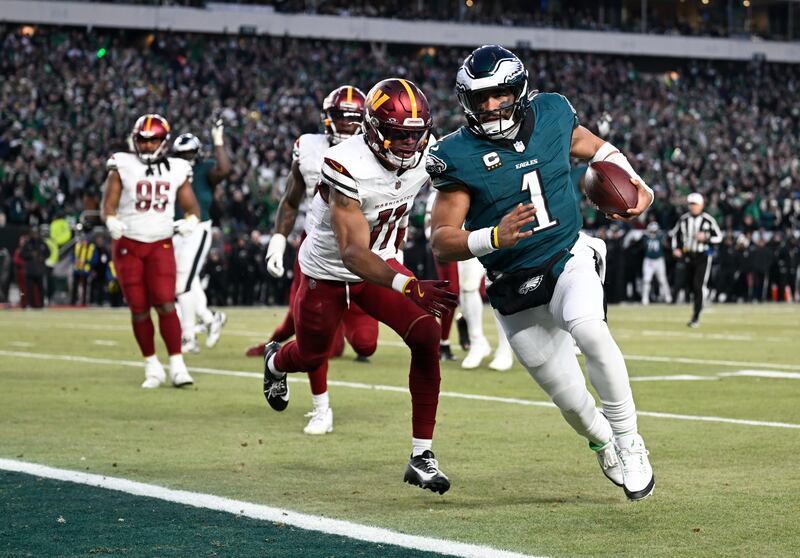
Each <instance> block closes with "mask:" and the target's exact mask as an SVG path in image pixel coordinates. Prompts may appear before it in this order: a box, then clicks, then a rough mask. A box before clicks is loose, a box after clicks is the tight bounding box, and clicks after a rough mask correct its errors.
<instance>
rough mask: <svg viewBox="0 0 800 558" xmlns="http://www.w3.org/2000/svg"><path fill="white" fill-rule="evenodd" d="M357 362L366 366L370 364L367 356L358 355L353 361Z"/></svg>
mask: <svg viewBox="0 0 800 558" xmlns="http://www.w3.org/2000/svg"><path fill="white" fill-rule="evenodd" d="M353 360H354V361H355V362H361V363H364V364H369V357H368V356H367V355H356V358H354V359H353Z"/></svg>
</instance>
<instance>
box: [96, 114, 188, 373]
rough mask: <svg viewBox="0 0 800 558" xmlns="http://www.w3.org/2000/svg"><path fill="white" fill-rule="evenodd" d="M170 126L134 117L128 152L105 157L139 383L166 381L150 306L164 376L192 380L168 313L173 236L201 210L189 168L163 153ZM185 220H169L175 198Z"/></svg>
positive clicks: (174, 318) (109, 220)
mask: <svg viewBox="0 0 800 558" xmlns="http://www.w3.org/2000/svg"><path fill="white" fill-rule="evenodd" d="M169 130H170V128H169V123H168V122H167V120H166V119H165V118H164V117H162V116H159V115H157V114H146V115H144V116H142V117H140V118H139V119H138V120H137V121H136V124H135V126H134V128H133V133H132V134H131V139H132V143H133V147H134V150H135V154H134V153H115V154H114V155H112V156H111V158H110V159H109V160H108V178H107V180H106V186H105V190H104V192H103V218H104V219H105V223H106V226H107V227H108V230H109V232H110V233H111V237H112V238H113V239H114V242H113V258H114V266H115V268H116V271H117V277H118V278H119V283H120V286H121V287H122V292H123V294H124V295H125V298H126V300H127V301H128V307H129V308H130V310H131V315H132V322H133V333H134V336H135V337H136V341H137V343H138V344H139V348H140V349H141V351H142V356H143V357H144V359H145V380H144V383H143V384H142V387H143V388H155V387H158V386H160V385H161V384H162V383H163V381H164V380H165V379H166V374H165V373H164V368H163V367H162V366H161V363H160V362H159V360H158V357H157V356H156V350H155V342H154V327H153V322H152V320H151V319H150V307H151V306H153V307H155V309H156V313H157V314H158V325H159V330H160V331H161V336H162V338H163V339H164V343H165V344H166V346H167V352H168V353H169V375H170V380H171V381H172V384H173V385H174V386H175V387H180V386H184V385H189V384H191V383H193V380H192V377H191V376H190V375H189V372H188V371H187V370H186V365H185V364H184V362H183V356H182V355H181V324H180V320H179V318H178V314H177V312H176V311H175V304H174V302H175V275H176V270H175V255H174V253H173V250H172V233H173V229H174V228H177V229H178V232H179V233H180V234H182V235H189V234H191V233H192V231H193V230H194V228H195V227H196V226H197V223H198V222H199V218H198V215H199V213H200V210H199V208H198V205H197V199H195V197H194V193H193V192H192V186H191V180H192V168H191V166H190V165H189V163H187V162H186V161H184V160H183V159H176V158H171V157H170V158H168V157H166V155H165V154H166V151H167V147H168V145H169ZM176 201H177V202H178V203H179V204H180V206H181V208H182V209H183V212H184V215H185V218H184V219H182V220H180V221H178V222H174V218H175V202H176Z"/></svg>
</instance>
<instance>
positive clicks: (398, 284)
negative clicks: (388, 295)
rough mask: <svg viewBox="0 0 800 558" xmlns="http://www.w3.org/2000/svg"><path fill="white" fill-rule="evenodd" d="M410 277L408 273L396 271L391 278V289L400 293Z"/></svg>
mask: <svg viewBox="0 0 800 558" xmlns="http://www.w3.org/2000/svg"><path fill="white" fill-rule="evenodd" d="M412 279H413V277H409V276H408V275H403V274H402V273H398V274H397V275H395V276H394V279H392V289H394V290H395V291H397V292H398V293H402V292H403V291H404V290H405V288H406V285H408V282H409V281H411V280H412Z"/></svg>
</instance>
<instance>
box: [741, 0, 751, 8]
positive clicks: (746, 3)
mask: <svg viewBox="0 0 800 558" xmlns="http://www.w3.org/2000/svg"><path fill="white" fill-rule="evenodd" d="M742 6H744V7H745V8H749V7H750V0H742Z"/></svg>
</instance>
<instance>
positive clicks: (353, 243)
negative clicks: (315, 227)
mask: <svg viewBox="0 0 800 558" xmlns="http://www.w3.org/2000/svg"><path fill="white" fill-rule="evenodd" d="M329 203H330V208H331V225H332V226H333V232H334V233H335V234H336V240H337V242H338V243H339V253H340V255H341V256H342V263H344V265H345V267H347V269H349V270H350V271H351V272H353V273H355V274H356V275H358V276H359V277H361V278H362V279H364V280H365V281H369V282H370V283H375V284H376V285H380V286H382V287H386V288H389V289H391V288H392V280H393V279H394V276H395V275H397V272H396V271H395V270H393V269H392V268H391V267H389V264H387V263H386V262H385V261H383V259H382V258H381V257H380V256H378V255H377V254H376V253H375V252H373V251H372V250H371V249H370V247H369V223H368V222H367V219H366V217H364V214H363V213H362V212H361V207H360V206H359V204H358V202H357V201H356V200H354V199H353V198H349V197H347V196H345V195H344V194H341V193H339V192H337V191H336V190H334V189H333V188H331V189H330V199H329Z"/></svg>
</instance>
